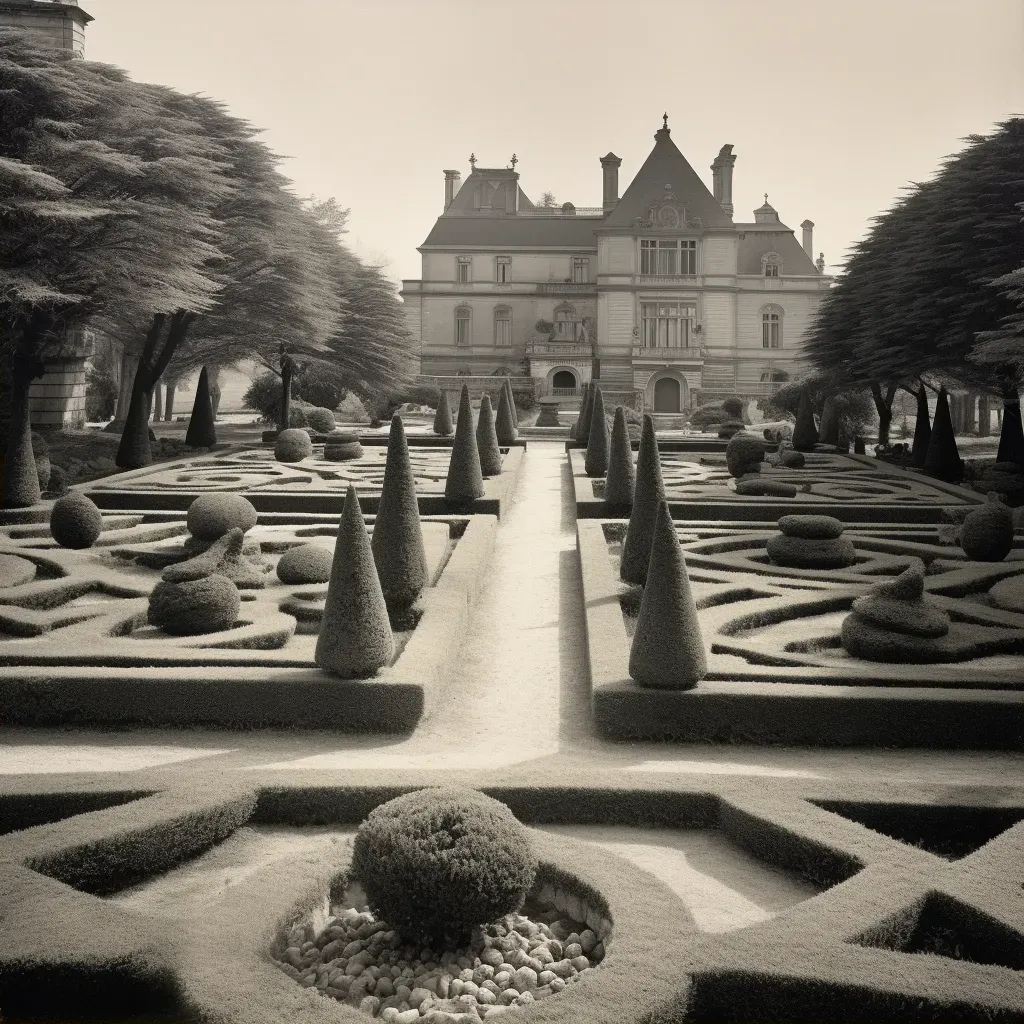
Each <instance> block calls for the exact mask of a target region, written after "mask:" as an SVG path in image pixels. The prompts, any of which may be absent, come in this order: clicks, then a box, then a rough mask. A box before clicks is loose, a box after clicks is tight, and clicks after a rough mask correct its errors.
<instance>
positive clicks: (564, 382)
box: [551, 370, 576, 389]
mask: <svg viewBox="0 0 1024 1024" xmlns="http://www.w3.org/2000/svg"><path fill="white" fill-rule="evenodd" d="M551 386H552V387H553V388H572V389H575V387H576V374H575V373H573V372H572V370H559V371H558V372H557V373H556V374H555V375H554V376H553V377H552V378H551Z"/></svg>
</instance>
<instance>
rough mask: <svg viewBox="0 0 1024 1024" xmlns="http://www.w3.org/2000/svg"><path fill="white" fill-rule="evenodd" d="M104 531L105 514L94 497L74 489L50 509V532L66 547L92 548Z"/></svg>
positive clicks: (77, 548)
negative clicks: (103, 514)
mask: <svg viewBox="0 0 1024 1024" xmlns="http://www.w3.org/2000/svg"><path fill="white" fill-rule="evenodd" d="M102 532H103V516H102V515H101V514H100V510H99V509H98V508H97V507H96V503H95V502H94V501H93V500H92V498H90V497H88V496H87V495H85V494H82V492H81V491H74V492H73V493H71V494H67V495H65V496H64V497H63V498H58V499H57V500H56V501H55V502H54V503H53V508H52V509H51V510H50V534H51V535H52V536H53V539H54V540H55V541H56V542H57V543H58V544H59V545H60V546H61V547H64V548H74V549H76V550H80V549H82V548H91V547H92V546H93V544H95V543H96V539H97V538H98V537H99V535H100V534H101V533H102Z"/></svg>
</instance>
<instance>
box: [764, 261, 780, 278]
mask: <svg viewBox="0 0 1024 1024" xmlns="http://www.w3.org/2000/svg"><path fill="white" fill-rule="evenodd" d="M764 276H765V277H778V276H779V265H778V263H766V264H765V265H764Z"/></svg>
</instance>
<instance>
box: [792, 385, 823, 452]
mask: <svg viewBox="0 0 1024 1024" xmlns="http://www.w3.org/2000/svg"><path fill="white" fill-rule="evenodd" d="M817 443H818V428H817V427H816V426H815V425H814V407H813V406H812V405H811V396H810V395H809V394H808V393H807V392H806V391H802V392H801V393H800V405H799V406H798V408H797V411H796V423H795V424H794V426H793V447H794V448H795V449H796V450H797V451H798V452H809V451H811V450H812V449H813V448H814V446H815V445H816V444H817Z"/></svg>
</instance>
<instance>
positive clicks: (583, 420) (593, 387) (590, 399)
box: [576, 381, 599, 445]
mask: <svg viewBox="0 0 1024 1024" xmlns="http://www.w3.org/2000/svg"><path fill="white" fill-rule="evenodd" d="M598 387H599V385H598V384H597V382H596V381H591V382H590V384H589V385H588V386H587V402H586V405H584V407H583V409H582V410H581V411H580V427H579V431H578V432H577V434H576V440H577V441H579V443H580V444H582V445H586V444H587V443H589V441H590V426H591V424H592V423H593V422H594V397H595V396H596V394H597V390H598Z"/></svg>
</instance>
